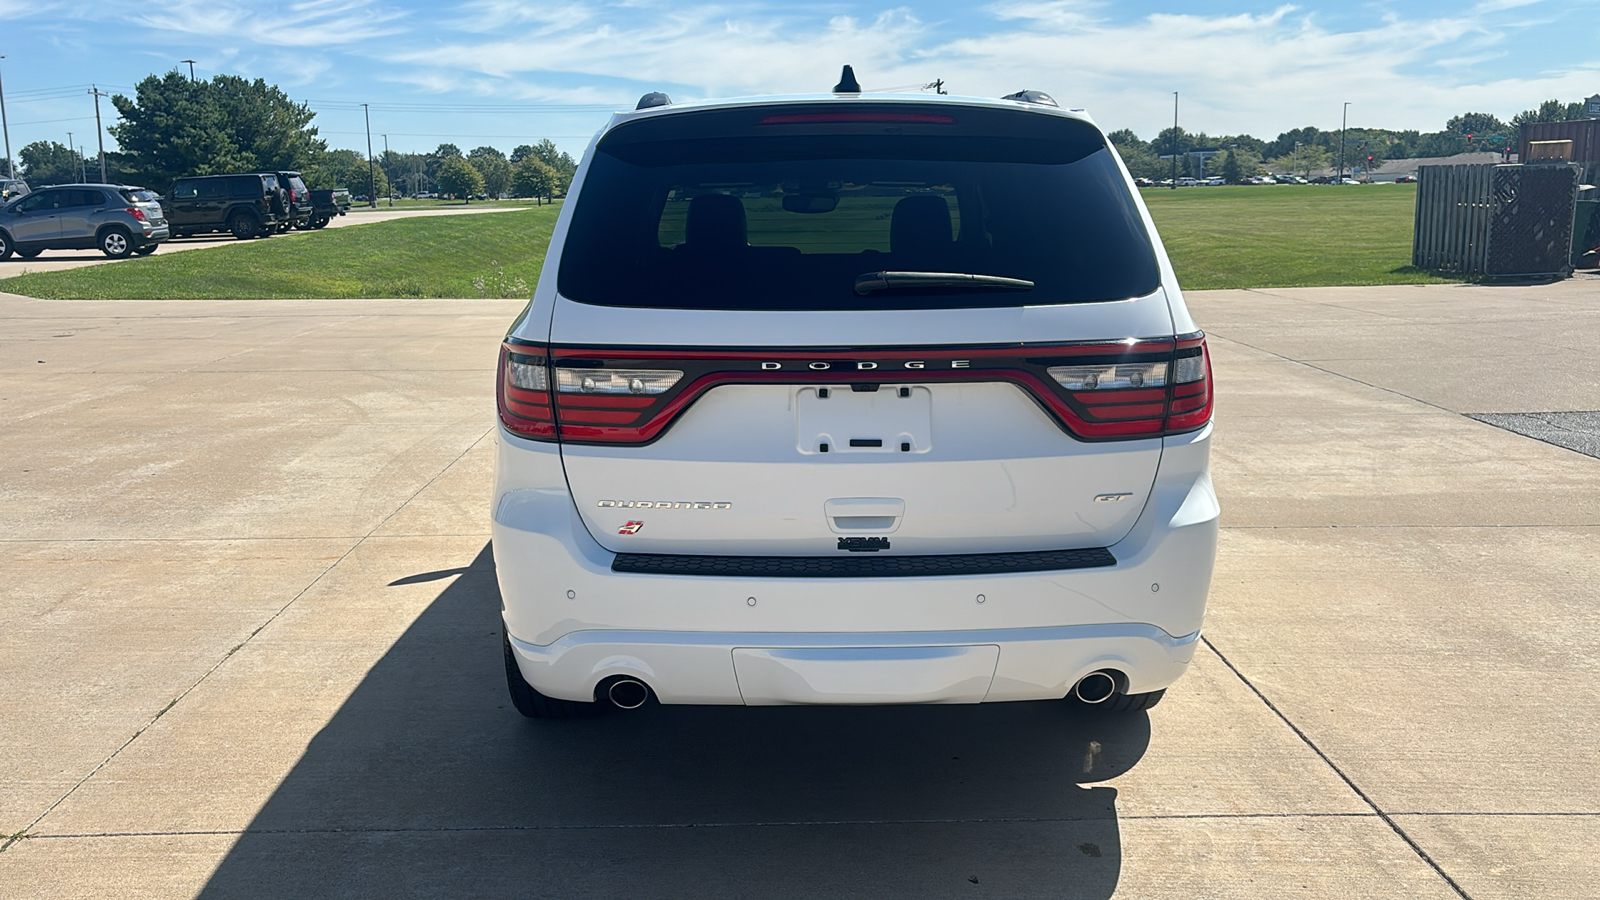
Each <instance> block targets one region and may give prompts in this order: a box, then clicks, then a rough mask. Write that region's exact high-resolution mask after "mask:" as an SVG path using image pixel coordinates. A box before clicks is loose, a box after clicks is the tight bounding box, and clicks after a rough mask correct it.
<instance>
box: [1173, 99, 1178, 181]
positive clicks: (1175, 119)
mask: <svg viewBox="0 0 1600 900" xmlns="http://www.w3.org/2000/svg"><path fill="white" fill-rule="evenodd" d="M1172 189H1173V190H1177V189H1178V92H1177V91H1173V92H1172Z"/></svg>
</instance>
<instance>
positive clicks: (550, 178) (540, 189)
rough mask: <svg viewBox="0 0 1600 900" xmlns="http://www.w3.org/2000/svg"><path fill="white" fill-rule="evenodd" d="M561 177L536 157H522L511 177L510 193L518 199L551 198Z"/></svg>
mask: <svg viewBox="0 0 1600 900" xmlns="http://www.w3.org/2000/svg"><path fill="white" fill-rule="evenodd" d="M560 181H561V176H560V174H559V173H558V172H556V170H555V169H552V168H550V167H549V166H548V165H545V163H544V160H541V159H539V158H538V157H537V156H527V157H524V158H523V160H522V162H519V163H517V167H516V169H515V170H514V172H513V174H512V177H511V193H512V194H514V195H515V196H518V197H547V198H548V197H553V196H555V193H556V187H557V186H558V185H559V184H560Z"/></svg>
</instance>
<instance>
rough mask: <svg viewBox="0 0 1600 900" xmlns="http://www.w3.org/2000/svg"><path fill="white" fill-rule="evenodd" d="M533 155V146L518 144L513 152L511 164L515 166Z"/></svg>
mask: <svg viewBox="0 0 1600 900" xmlns="http://www.w3.org/2000/svg"><path fill="white" fill-rule="evenodd" d="M532 155H533V145H532V144H518V145H517V146H516V147H515V148H514V149H512V151H511V164H512V165H513V166H514V165H516V164H517V163H520V162H522V161H523V160H525V159H527V158H528V157H530V156H532Z"/></svg>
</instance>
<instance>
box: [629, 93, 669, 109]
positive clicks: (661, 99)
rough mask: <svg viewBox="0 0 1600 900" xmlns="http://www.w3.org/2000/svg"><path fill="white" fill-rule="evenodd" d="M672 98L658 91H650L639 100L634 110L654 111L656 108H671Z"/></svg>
mask: <svg viewBox="0 0 1600 900" xmlns="http://www.w3.org/2000/svg"><path fill="white" fill-rule="evenodd" d="M671 105H672V98H671V97H668V96H667V95H666V94H663V93H661V92H660V91H651V92H650V93H648V94H645V95H644V96H643V97H640V98H639V105H638V106H635V107H634V109H655V108H656V107H658V106H671Z"/></svg>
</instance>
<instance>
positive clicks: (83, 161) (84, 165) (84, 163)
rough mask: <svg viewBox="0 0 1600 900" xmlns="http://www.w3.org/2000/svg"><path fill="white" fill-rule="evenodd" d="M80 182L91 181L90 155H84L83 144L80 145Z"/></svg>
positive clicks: (86, 182)
mask: <svg viewBox="0 0 1600 900" xmlns="http://www.w3.org/2000/svg"><path fill="white" fill-rule="evenodd" d="M78 182H79V183H80V184H88V182H89V157H87V156H84V155H83V145H82V144H79V145H78Z"/></svg>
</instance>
